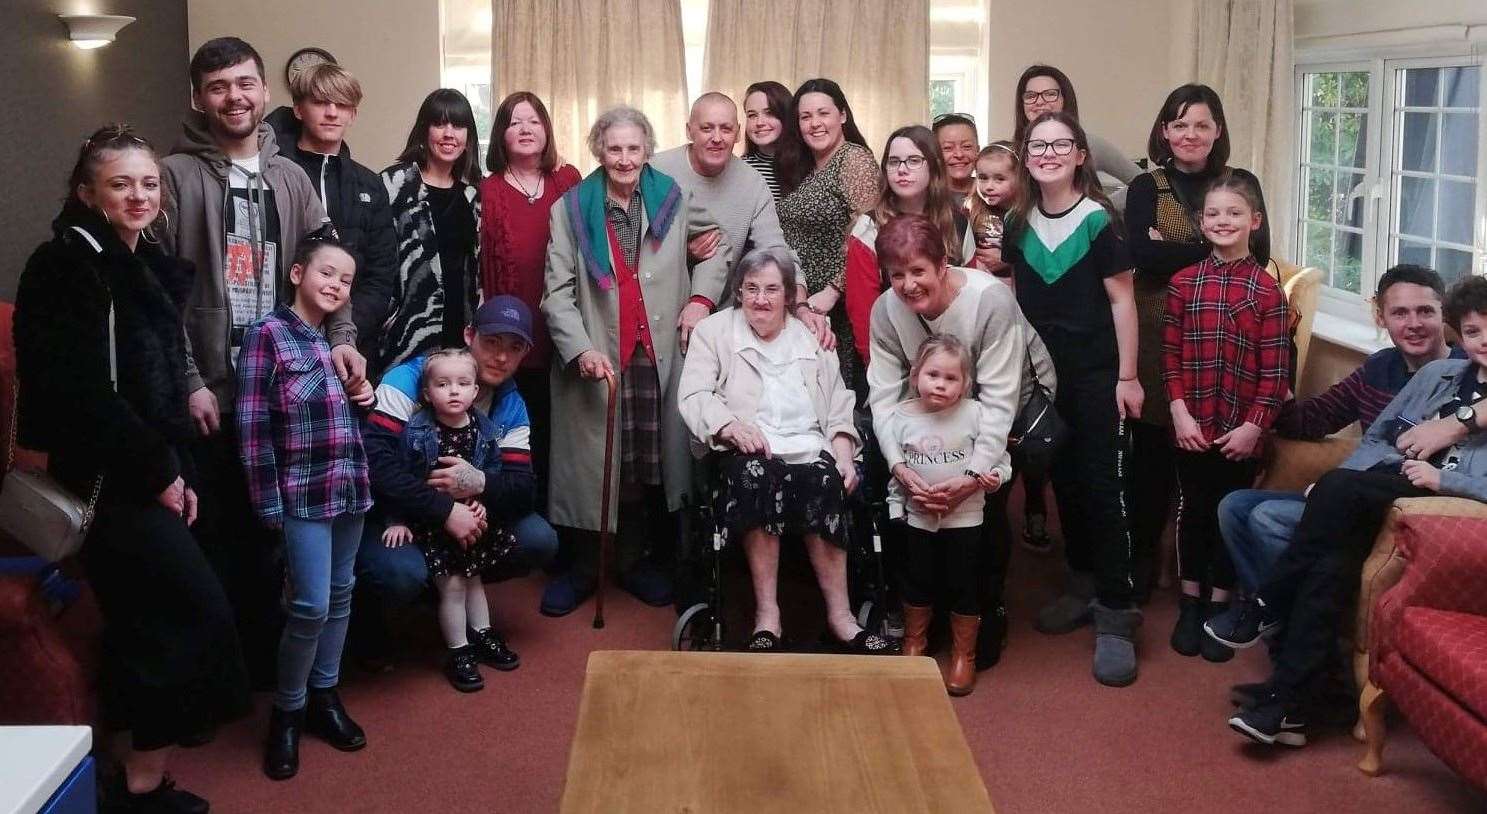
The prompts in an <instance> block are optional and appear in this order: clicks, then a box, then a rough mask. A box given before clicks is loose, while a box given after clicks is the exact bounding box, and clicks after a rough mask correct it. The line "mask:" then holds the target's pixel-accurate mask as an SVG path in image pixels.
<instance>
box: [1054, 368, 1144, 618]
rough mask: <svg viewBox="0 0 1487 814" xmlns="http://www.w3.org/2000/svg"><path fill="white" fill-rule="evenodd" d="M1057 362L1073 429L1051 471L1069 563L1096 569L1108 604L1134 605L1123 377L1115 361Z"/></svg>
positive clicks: (1060, 400)
mask: <svg viewBox="0 0 1487 814" xmlns="http://www.w3.org/2000/svg"><path fill="white" fill-rule="evenodd" d="M1076 358H1077V357H1076ZM1054 361H1055V364H1056V365H1057V368H1058V397H1057V399H1056V400H1055V405H1056V406H1057V408H1058V412H1059V415H1060V416H1061V417H1062V418H1063V419H1064V421H1065V422H1066V423H1067V424H1068V425H1069V430H1070V433H1069V436H1070V437H1069V440H1068V442H1067V443H1066V444H1065V445H1064V448H1063V449H1061V450H1060V451H1059V454H1058V456H1057V457H1056V458H1055V459H1054V462H1053V472H1052V475H1053V493H1054V495H1055V497H1057V499H1058V508H1059V520H1060V521H1061V524H1062V527H1063V531H1064V556H1065V557H1066V558H1067V559H1068V562H1069V568H1070V569H1072V570H1074V571H1081V572H1086V573H1091V572H1092V573H1093V574H1094V576H1095V595H1096V597H1098V599H1099V600H1100V602H1101V603H1102V604H1103V605H1105V606H1106V607H1109V608H1126V607H1130V605H1131V602H1132V594H1133V585H1132V581H1131V560H1132V544H1131V533H1130V531H1129V526H1128V519H1127V514H1126V497H1125V483H1124V481H1125V459H1126V455H1127V454H1128V451H1129V439H1128V438H1127V435H1126V428H1125V427H1126V423H1125V422H1124V421H1122V420H1121V418H1120V414H1119V412H1118V411H1117V410H1116V406H1115V383H1116V380H1117V379H1118V378H1119V376H1118V374H1117V372H1116V370H1115V369H1113V368H1108V367H1099V368H1094V369H1089V368H1081V367H1080V366H1079V365H1078V364H1077V362H1076V363H1074V364H1058V363H1059V362H1060V361H1061V360H1060V359H1059V358H1058V357H1055V360H1054Z"/></svg>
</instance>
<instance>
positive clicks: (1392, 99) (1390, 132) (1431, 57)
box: [1288, 42, 1487, 329]
mask: <svg viewBox="0 0 1487 814" xmlns="http://www.w3.org/2000/svg"><path fill="white" fill-rule="evenodd" d="M1484 63H1487V60H1484V59H1483V57H1482V55H1481V54H1479V53H1474V52H1473V49H1472V47H1471V43H1468V42H1457V43H1450V44H1449V46H1448V47H1445V48H1442V47H1428V48H1425V47H1420V46H1418V45H1413V46H1401V47H1397V48H1392V49H1390V48H1385V49H1383V50H1380V49H1378V48H1370V49H1355V50H1340V49H1326V50H1323V51H1318V52H1315V53H1308V52H1298V54H1297V58H1296V61H1295V66H1294V76H1293V80H1294V83H1295V84H1294V88H1295V93H1296V96H1295V98H1296V108H1295V119H1294V123H1293V124H1294V127H1295V130H1294V131H1293V132H1294V133H1295V146H1294V149H1293V154H1292V162H1291V174H1292V189H1293V191H1294V194H1293V207H1292V211H1291V212H1289V213H1288V217H1290V219H1291V221H1290V223H1291V226H1292V230H1293V233H1294V234H1293V236H1292V240H1291V245H1290V246H1289V247H1288V248H1289V250H1290V251H1291V252H1292V256H1293V257H1295V258H1297V262H1298V263H1303V264H1304V261H1305V260H1306V255H1305V248H1306V225H1307V224H1308V223H1309V222H1311V221H1309V220H1308V218H1307V217H1306V215H1307V188H1306V185H1305V181H1306V167H1307V166H1308V165H1310V163H1311V162H1309V161H1308V160H1307V158H1308V156H1307V153H1308V151H1309V149H1310V144H1309V136H1310V131H1309V126H1310V122H1309V120H1308V119H1309V117H1308V112H1309V111H1308V107H1309V105H1308V102H1309V98H1308V97H1307V96H1306V95H1305V91H1306V77H1307V76H1308V75H1310V74H1318V73H1347V72H1365V71H1366V72H1367V73H1368V76H1369V80H1368V94H1369V97H1368V107H1367V114H1368V121H1367V126H1366V128H1365V130H1364V132H1365V138H1366V139H1367V140H1368V148H1367V152H1366V157H1365V160H1364V167H1363V172H1364V176H1363V177H1364V183H1363V188H1364V190H1365V191H1364V193H1363V195H1362V198H1363V218H1362V238H1363V251H1362V264H1363V275H1362V279H1361V280H1360V284H1359V288H1360V292H1359V293H1357V294H1354V293H1353V292H1350V291H1346V290H1343V289H1339V288H1334V287H1333V286H1332V285H1331V280H1330V274H1329V278H1328V279H1327V280H1326V281H1324V283H1323V286H1322V290H1321V294H1320V296H1319V298H1318V300H1319V311H1320V313H1321V314H1322V315H1330V316H1331V317H1334V318H1337V319H1340V320H1343V321H1345V322H1347V323H1352V324H1353V325H1355V326H1359V327H1361V326H1367V327H1369V328H1370V329H1371V328H1372V326H1373V313H1372V291H1373V289H1374V286H1375V285H1376V284H1377V280H1378V275H1379V274H1381V273H1382V272H1383V271H1384V269H1386V268H1388V266H1389V265H1391V264H1392V263H1393V262H1395V261H1394V260H1393V258H1394V257H1396V256H1397V255H1396V252H1395V247H1394V244H1395V241H1396V239H1397V237H1398V235H1397V228H1396V224H1395V223H1394V220H1395V213H1396V209H1397V201H1398V197H1399V188H1398V187H1396V185H1395V183H1394V181H1395V177H1396V175H1397V173H1398V172H1399V170H1397V169H1396V168H1397V167H1399V164H1400V156H1401V152H1400V151H1399V150H1398V147H1399V145H1398V144H1397V143H1396V142H1397V140H1398V138H1399V137H1400V135H1401V134H1400V131H1399V122H1401V121H1402V116H1403V113H1404V111H1405V110H1407V109H1408V108H1407V106H1406V105H1404V103H1403V100H1402V99H1401V98H1400V88H1399V82H1400V79H1401V77H1400V74H1399V71H1401V70H1409V69H1415V68H1453V67H1466V68H1476V69H1477V71H1478V85H1477V87H1478V92H1477V93H1478V95H1477V108H1478V110H1477V113H1478V118H1477V156H1476V159H1477V160H1476V177H1475V185H1476V187H1475V196H1474V199H1473V200H1474V210H1475V211H1474V212H1473V217H1472V221H1473V223H1472V245H1471V247H1470V248H1471V252H1472V262H1471V268H1470V272H1469V273H1470V274H1473V275H1483V274H1487V64H1484ZM1396 100H1398V101H1397V102H1396ZM1437 138H1440V135H1439V134H1438V135H1437ZM1327 166H1331V165H1330V164H1329V165H1327ZM1430 176H1431V177H1432V178H1439V177H1442V176H1446V177H1453V176H1447V175H1446V174H1445V173H1443V172H1439V171H1437V172H1434V173H1430ZM1401 177H1402V176H1401ZM1331 225H1334V226H1335V224H1331ZM1334 240H1335V238H1334ZM1421 242H1424V241H1421ZM1429 242H1430V244H1431V245H1432V246H1436V245H1439V244H1442V243H1446V244H1447V247H1448V248H1457V249H1459V248H1463V247H1462V246H1461V245H1460V244H1451V243H1449V242H1448V241H1441V240H1438V239H1436V238H1434V237H1432V239H1431V240H1430V241H1429ZM1334 250H1335V247H1334Z"/></svg>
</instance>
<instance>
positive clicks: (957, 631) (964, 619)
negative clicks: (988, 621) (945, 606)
mask: <svg viewBox="0 0 1487 814" xmlns="http://www.w3.org/2000/svg"><path fill="white" fill-rule="evenodd" d="M980 629H981V617H979V616H962V615H961V614H958V613H952V614H950V666H949V668H948V669H946V670H945V689H946V690H948V691H949V692H950V694H951V695H955V696H961V695H970V694H971V690H974V689H975V688H976V633H977V631H979V630H980Z"/></svg>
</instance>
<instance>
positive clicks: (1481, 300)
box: [1205, 277, 1487, 746]
mask: <svg viewBox="0 0 1487 814" xmlns="http://www.w3.org/2000/svg"><path fill="white" fill-rule="evenodd" d="M1445 311H1446V321H1447V323H1448V324H1450V325H1451V326H1452V327H1454V328H1455V329H1456V331H1457V333H1458V334H1460V335H1461V340H1462V341H1461V347H1462V349H1463V350H1464V351H1465V352H1466V355H1467V359H1442V360H1439V361H1435V362H1431V363H1430V364H1427V365H1425V366H1424V367H1422V368H1420V371H1419V372H1418V373H1416V374H1415V376H1414V377H1413V378H1412V379H1410V382H1409V384H1407V385H1405V387H1404V389H1403V390H1401V391H1400V392H1399V395H1398V396H1395V398H1394V400H1393V401H1391V402H1390V403H1389V406H1388V407H1386V408H1384V412H1383V413H1381V414H1380V415H1379V417H1378V419H1377V420H1376V421H1375V422H1374V423H1373V424H1372V425H1370V426H1369V428H1368V432H1367V433H1366V434H1365V435H1364V436H1363V442H1362V443H1361V444H1359V445H1358V449H1357V451H1355V452H1354V453H1353V454H1352V455H1351V456H1349V458H1348V459H1347V460H1346V461H1344V462H1343V464H1342V467H1341V468H1339V469H1334V470H1333V471H1331V472H1329V473H1327V474H1326V475H1323V476H1322V479H1321V480H1319V481H1317V482H1316V484H1314V485H1313V486H1312V488H1311V489H1310V490H1309V491H1308V493H1307V498H1306V510H1305V512H1304V513H1303V514H1302V516H1301V524H1300V525H1299V526H1298V527H1297V529H1296V535H1295V537H1294V539H1293V540H1292V543H1291V546H1290V547H1289V548H1288V549H1286V551H1285V553H1284V554H1282V555H1281V558H1280V560H1279V561H1277V562H1276V564H1275V568H1274V569H1273V570H1272V572H1271V574H1270V578H1269V579H1268V581H1267V582H1266V584H1265V586H1264V587H1263V588H1262V589H1261V590H1260V594H1259V597H1258V599H1257V601H1256V602H1255V603H1254V604H1253V606H1252V607H1249V608H1239V609H1234V610H1231V611H1230V612H1229V613H1226V614H1223V615H1221V616H1218V617H1215V618H1213V619H1211V620H1209V622H1208V623H1207V624H1206V625H1205V629H1206V630H1207V631H1208V634H1209V635H1210V636H1212V637H1213V638H1215V639H1217V640H1219V641H1220V642H1223V643H1224V644H1227V645H1229V646H1230V647H1248V646H1250V645H1252V644H1254V643H1255V642H1256V641H1259V639H1260V638H1261V637H1262V636H1264V635H1267V634H1271V633H1276V632H1279V633H1281V634H1283V639H1281V640H1280V642H1279V644H1278V645H1277V646H1276V647H1275V649H1274V653H1273V655H1274V661H1275V670H1274V672H1273V673H1272V675H1271V678H1270V681H1269V687H1268V692H1267V693H1266V694H1265V697H1263V698H1262V699H1261V700H1260V701H1259V703H1257V704H1256V705H1254V706H1253V707H1251V708H1249V709H1246V710H1244V711H1242V712H1240V713H1239V714H1237V715H1235V716H1234V717H1233V718H1231V719H1230V720H1229V726H1230V727H1232V728H1233V729H1234V730H1235V731H1237V732H1239V733H1240V734H1242V735H1244V736H1246V737H1248V738H1251V739H1253V740H1256V741H1259V742H1261V743H1266V744H1271V743H1282V744H1286V745H1290V746H1301V745H1304V744H1305V743H1306V722H1305V720H1304V719H1302V717H1301V715H1300V712H1299V709H1300V707H1299V705H1298V703H1299V702H1300V701H1302V700H1303V699H1302V698H1301V697H1300V696H1301V695H1302V693H1303V691H1304V689H1305V688H1306V687H1308V686H1310V684H1311V682H1312V680H1313V679H1314V678H1315V677H1316V676H1317V674H1318V673H1319V672H1320V671H1322V670H1324V669H1325V668H1326V665H1327V661H1328V656H1329V654H1330V652H1331V650H1332V648H1333V647H1335V646H1336V641H1337V635H1338V628H1339V625H1340V622H1341V618H1342V615H1343V609H1344V606H1345V605H1346V604H1347V601H1348V598H1349V594H1350V592H1349V590H1348V589H1349V587H1351V586H1356V585H1357V584H1358V577H1359V574H1360V573H1361V571H1362V567H1363V560H1364V558H1365V557H1367V556H1368V552H1369V549H1370V546H1371V545H1372V542H1373V539H1374V537H1375V535H1377V534H1378V530H1379V527H1380V526H1381V525H1382V524H1383V522H1384V518H1385V515H1386V514H1387V512H1388V511H1389V506H1390V505H1391V504H1393V502H1394V500H1395V499H1396V498H1401V497H1424V496H1428V495H1435V494H1440V495H1450V496H1453V497H1463V498H1470V499H1472V500H1480V501H1483V502H1487V434H1483V433H1480V432H1471V430H1475V429H1476V422H1477V414H1478V413H1479V412H1480V411H1482V410H1484V409H1487V404H1483V402H1482V399H1483V397H1484V396H1487V279H1484V278H1481V277H1470V278H1467V279H1466V280H1463V281H1462V282H1460V283H1458V284H1457V285H1456V286H1455V287H1454V288H1452V289H1451V291H1450V292H1449V293H1448V294H1447V295H1446V303H1445ZM1437 418H1454V419H1455V420H1457V421H1460V422H1461V423H1462V424H1464V425H1466V426H1467V427H1468V429H1469V434H1468V435H1467V436H1466V437H1465V439H1463V440H1461V441H1459V442H1457V443H1456V444H1453V445H1451V446H1449V447H1447V448H1446V449H1443V450H1440V451H1438V452H1436V453H1434V454H1433V455H1430V456H1429V457H1428V458H1425V459H1423V460H1422V459H1421V458H1420V457H1418V456H1419V454H1420V451H1419V449H1418V448H1417V447H1415V446H1412V445H1410V444H1408V443H1406V444H1403V446H1404V449H1396V444H1395V440H1396V438H1397V437H1398V436H1399V435H1400V434H1401V433H1403V432H1405V431H1406V430H1408V429H1409V428H1410V427H1413V426H1416V425H1418V424H1420V423H1421V422H1424V421H1429V420H1433V419H1437Z"/></svg>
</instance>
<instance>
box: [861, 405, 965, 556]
mask: <svg viewBox="0 0 1487 814" xmlns="http://www.w3.org/2000/svg"><path fill="white" fill-rule="evenodd" d="M980 425H981V405H980V404H979V403H977V402H974V401H971V400H970V399H965V400H963V401H961V402H960V404H958V405H956V406H954V407H950V408H948V409H945V410H941V411H940V412H938V413H930V412H926V411H925V409H924V405H923V403H922V402H921V401H920V400H919V399H910V400H908V401H905V402H901V403H899V404H895V405H893V407H892V408H891V409H890V410H889V411H888V415H887V417H886V418H885V419H884V421H883V429H884V432H885V433H887V434H888V435H887V437H890V438H892V439H893V440H894V443H895V444H897V446H898V447H899V448H900V449H901V450H903V454H904V464H905V465H907V466H908V467H909V468H910V469H912V470H914V473H915V474H917V475H918V476H919V477H921V478H923V479H924V481H925V482H926V483H928V484H930V485H931V486H933V485H934V484H936V483H943V482H944V481H947V480H949V479H951V478H953V477H955V476H957V475H960V474H961V473H963V472H965V470H966V469H967V468H969V466H970V460H971V454H972V451H973V449H974V447H975V444H976V433H977V431H978V428H979V427H980ZM883 437H884V436H881V435H880V436H879V441H881V440H882V439H883ZM985 506H986V495H985V494H984V493H982V492H976V493H975V494H973V495H971V496H970V497H968V498H966V499H965V500H963V501H961V503H960V505H959V506H956V507H955V508H954V509H951V510H950V511H949V512H948V513H946V514H926V513H924V512H922V511H920V510H919V509H918V508H916V507H915V506H914V504H913V503H911V502H909V500H908V496H907V495H906V494H905V493H904V489H903V487H902V486H901V485H900V484H899V482H898V479H897V478H893V479H890V480H889V481H888V516H889V517H894V518H897V517H907V518H908V521H909V525H911V526H913V527H914V528H916V529H924V530H925V531H939V530H940V529H942V528H946V529H953V528H966V527H970V526H979V525H981V514H982V511H983V509H984V508H985Z"/></svg>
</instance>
